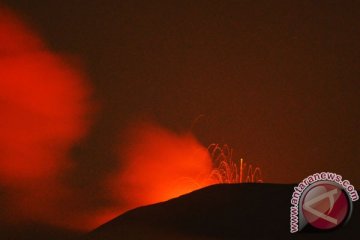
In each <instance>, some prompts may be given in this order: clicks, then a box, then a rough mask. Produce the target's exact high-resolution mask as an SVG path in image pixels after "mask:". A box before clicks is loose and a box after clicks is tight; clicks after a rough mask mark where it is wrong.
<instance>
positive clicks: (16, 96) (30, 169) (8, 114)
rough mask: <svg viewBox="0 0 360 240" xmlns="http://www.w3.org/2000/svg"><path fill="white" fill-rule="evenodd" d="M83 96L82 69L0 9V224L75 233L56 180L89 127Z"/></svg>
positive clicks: (66, 196)
mask: <svg viewBox="0 0 360 240" xmlns="http://www.w3.org/2000/svg"><path fill="white" fill-rule="evenodd" d="M89 92H90V91H89V88H88V86H87V84H86V83H85V80H84V76H83V74H82V72H81V71H79V70H77V69H75V68H74V67H72V66H71V65H70V64H69V63H68V62H67V61H65V60H64V58H63V57H62V56H59V55H58V54H54V53H53V52H51V51H49V50H48V49H47V47H46V46H45V44H44V43H43V41H42V40H41V39H40V38H39V37H38V36H37V35H36V34H34V33H33V31H31V30H30V29H29V28H28V27H27V26H25V25H24V24H23V23H22V22H21V21H20V20H19V19H18V18H17V17H16V16H14V15H13V14H12V13H11V12H10V11H9V10H7V9H4V8H1V7H0V186H1V187H2V189H4V191H5V194H6V195H5V196H6V199H5V206H1V207H2V208H3V209H6V212H4V211H5V210H4V211H3V210H1V211H2V212H1V214H6V217H4V216H2V217H1V221H5V220H6V221H12V222H14V223H16V224H18V223H21V222H28V221H31V222H41V223H47V224H53V225H60V226H69V227H74V228H76V227H75V226H74V223H73V220H72V218H69V215H68V214H69V213H71V210H69V208H70V206H69V205H70V202H74V201H75V200H74V198H75V197H74V195H73V193H72V191H71V190H70V189H69V188H68V187H67V186H66V184H64V183H63V182H62V180H61V179H62V177H63V175H64V173H65V172H67V171H68V170H69V169H71V167H72V162H71V161H70V157H69V151H70V149H71V147H72V146H73V144H74V143H76V142H77V141H79V140H80V139H81V138H82V137H83V136H84V134H85V132H86V131H87V126H88V125H89V124H88V122H87V120H86V117H87V114H88V112H89V107H88V104H87V98H88V95H89Z"/></svg>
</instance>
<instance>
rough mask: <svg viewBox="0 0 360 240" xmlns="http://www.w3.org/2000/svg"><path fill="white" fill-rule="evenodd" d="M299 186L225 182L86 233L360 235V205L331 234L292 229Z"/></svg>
mask: <svg viewBox="0 0 360 240" xmlns="http://www.w3.org/2000/svg"><path fill="white" fill-rule="evenodd" d="M293 187H294V185H279V184H221V185H213V186H210V187H206V188H203V189H200V190H197V191H194V192H192V193H189V194H186V195H183V196H180V197H178V198H174V199H171V200H169V201H166V202H161V203H157V204H153V205H149V206H144V207H139V208H136V209H133V210H130V211H128V212H126V213H124V214H122V215H120V216H119V217H117V218H115V219H113V220H111V221H110V222H108V223H106V224H104V225H102V226H100V227H99V228H97V229H95V230H94V231H92V232H91V233H89V234H87V235H86V236H84V239H86V240H115V239H117V240H118V239H129V240H132V239H138V240H141V239H199V240H200V239H203V240H205V239H209V240H211V239H277V240H278V239H345V238H346V239H358V237H359V236H356V235H357V233H358V231H357V229H359V226H360V216H359V215H360V214H359V213H360V205H359V202H354V210H353V214H352V217H351V219H350V221H349V223H348V224H347V225H345V226H344V227H342V228H339V229H337V230H335V231H330V232H300V233H297V234H291V233H290V232H289V221H290V210H289V209H290V199H291V195H292V192H293Z"/></svg>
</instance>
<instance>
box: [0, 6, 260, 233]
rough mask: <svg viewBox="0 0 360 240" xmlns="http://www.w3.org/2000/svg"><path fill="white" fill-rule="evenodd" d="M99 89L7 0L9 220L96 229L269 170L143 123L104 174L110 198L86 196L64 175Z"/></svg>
mask: <svg viewBox="0 0 360 240" xmlns="http://www.w3.org/2000/svg"><path fill="white" fill-rule="evenodd" d="M90 93H91V90H90V88H89V86H88V84H87V82H86V78H85V77H84V75H83V73H82V71H79V70H78V69H76V68H74V67H73V66H72V65H70V64H69V63H68V62H67V61H65V60H64V58H63V57H62V56H61V55H59V54H55V53H53V52H52V51H50V50H49V49H47V47H46V45H45V43H44V42H43V41H42V40H41V39H40V38H39V37H38V36H37V35H36V34H34V33H33V32H32V31H31V30H30V29H29V28H27V27H26V26H25V25H24V24H22V23H21V21H19V20H18V18H17V17H16V16H14V15H13V14H12V13H10V12H9V11H8V10H5V9H2V8H1V7H0V186H1V188H2V191H3V192H4V197H3V198H2V199H0V200H1V203H3V204H2V205H3V206H0V207H2V208H3V209H0V211H1V212H0V213H1V214H3V215H5V216H1V219H0V224H1V222H2V221H10V222H12V223H14V224H21V223H25V224H26V223H27V222H36V223H41V224H49V225H55V226H60V227H65V228H72V229H78V230H90V229H92V228H94V227H96V226H98V225H99V224H102V223H105V222H106V221H108V220H110V219H111V218H112V217H115V216H116V215H117V214H120V213H122V212H124V211H125V210H129V209H131V208H134V207H138V206H141V205H146V204H151V203H155V202H159V201H165V200H168V199H170V198H174V197H177V196H179V195H182V194H185V193H188V192H191V191H193V190H196V189H199V188H201V187H205V186H208V185H210V184H215V183H242V182H261V172H260V169H259V168H255V169H253V168H252V167H251V165H249V166H248V167H247V168H246V166H245V164H244V163H243V161H242V160H241V161H240V163H236V162H235V161H233V160H232V150H231V149H230V148H229V147H228V146H227V145H225V146H223V147H220V146H219V145H215V144H213V145H211V146H210V147H209V148H208V149H207V148H206V147H204V146H202V145H201V144H200V143H199V142H198V141H197V140H196V138H195V137H194V136H193V135H192V134H191V133H184V134H177V133H174V132H171V131H169V130H167V129H164V128H162V127H160V126H157V125H155V124H148V123H147V124H144V123H142V124H134V126H133V127H132V128H130V130H129V134H128V135H127V138H126V139H125V141H124V143H123V144H121V147H120V149H121V150H120V151H119V162H118V168H117V169H115V170H114V172H113V173H109V176H108V178H107V179H106V180H104V179H96V180H98V181H99V183H100V184H98V185H97V186H95V187H99V188H101V187H103V188H105V191H103V189H101V190H99V191H101V192H102V193H104V192H105V196H104V199H102V200H104V201H103V202H102V204H103V205H101V203H98V202H96V200H94V201H93V199H90V200H89V199H86V198H87V197H88V195H87V197H84V196H83V195H82V192H81V191H79V189H77V188H74V186H72V185H71V184H72V183H66V182H65V181H64V176H67V175H68V174H70V173H71V171H69V170H71V169H73V168H72V167H73V165H74V163H73V161H72V159H71V156H70V150H71V148H72V146H73V145H74V144H75V143H76V142H78V141H79V140H80V139H81V138H83V137H84V136H85V135H86V133H87V131H88V127H89V121H88V115H89V113H90V112H91V109H92V108H91V104H90V101H89V96H90ZM94 161H95V160H94ZM99 161H101V159H99ZM213 166H215V168H214V167H213ZM104 182H105V183H104ZM103 183H104V184H103ZM111 203H112V204H111ZM4 219H5V220H4Z"/></svg>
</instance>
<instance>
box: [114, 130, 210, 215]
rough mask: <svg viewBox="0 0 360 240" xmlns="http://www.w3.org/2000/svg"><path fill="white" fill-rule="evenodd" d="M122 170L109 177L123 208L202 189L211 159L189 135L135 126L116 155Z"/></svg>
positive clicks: (203, 148) (204, 149) (163, 199)
mask: <svg viewBox="0 0 360 240" xmlns="http://www.w3.org/2000/svg"><path fill="white" fill-rule="evenodd" d="M119 154H120V155H119V158H120V160H121V161H120V164H121V170H120V172H118V173H116V174H115V175H114V176H113V177H111V178H110V181H109V182H110V189H112V191H113V197H114V198H115V199H118V201H119V202H122V203H125V204H123V209H124V210H125V209H130V208H133V207H136V206H141V205H145V204H150V203H155V202H159V201H165V200H168V199H170V198H174V197H177V196H179V195H182V194H185V193H188V192H190V191H193V190H195V189H198V188H200V187H202V184H201V182H202V180H203V179H205V178H206V177H207V176H208V173H209V172H210V171H211V168H212V164H211V157H210V155H209V152H208V151H207V148H205V147H203V146H202V145H201V144H200V143H199V142H198V141H197V140H196V139H195V137H194V136H193V135H192V134H191V133H185V134H177V133H174V132H171V131H169V130H166V129H164V128H161V127H159V126H157V125H155V124H144V123H142V124H136V125H134V127H132V128H131V130H130V131H129V134H128V138H127V143H126V144H125V146H124V147H123V148H122V150H121V151H120V152H119Z"/></svg>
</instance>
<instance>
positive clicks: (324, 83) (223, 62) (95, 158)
mask: <svg viewBox="0 0 360 240" xmlns="http://www.w3.org/2000/svg"><path fill="white" fill-rule="evenodd" d="M2 2H4V5H5V6H7V7H9V8H10V9H12V10H14V11H15V12H16V13H18V14H19V15H20V16H21V17H22V19H23V20H24V21H25V22H26V23H27V24H28V25H30V26H32V28H33V29H34V30H36V32H37V33H38V34H39V35H40V36H41V37H42V39H43V40H44V41H45V42H46V43H47V45H48V48H49V49H51V50H52V51H54V52H59V53H61V54H65V55H66V54H68V55H69V57H72V58H76V61H78V64H80V65H81V66H82V68H83V69H84V71H85V72H86V74H87V78H88V80H89V82H90V85H91V86H92V89H93V93H92V97H91V101H92V102H93V103H94V105H96V106H97V107H96V111H94V113H93V115H92V116H91V121H92V125H91V127H90V130H89V132H88V134H87V136H86V137H85V138H83V139H82V140H81V141H79V142H78V143H76V144H75V145H74V146H73V147H72V150H71V155H72V158H73V159H74V161H75V162H76V164H77V167H76V169H75V170H74V172H73V173H72V174H68V175H67V176H64V177H65V178H66V180H67V181H68V182H69V183H70V184H71V185H73V186H75V187H78V188H89V190H88V194H89V195H92V194H94V193H95V194H101V190H99V189H97V188H96V186H97V185H96V184H98V180H99V179H101V178H103V177H104V176H106V175H107V173H108V172H109V171H111V169H113V168H114V167H115V166H117V164H118V160H117V158H118V156H117V154H116V151H115V150H114V148H116V146H117V144H120V145H121V144H122V143H123V141H126V140H125V139H124V138H122V133H123V132H125V131H126V129H127V128H128V126H129V124H131V123H132V122H134V121H139V120H142V119H151V121H153V122H156V123H157V124H159V125H160V126H162V127H164V128H166V129H169V130H170V131H174V132H178V133H182V132H186V131H191V132H193V133H194V135H195V136H196V137H197V139H198V140H199V141H200V142H201V143H202V145H204V146H205V147H206V146H208V145H209V144H211V143H214V142H215V143H221V144H223V143H226V144H229V145H230V146H232V147H233V149H234V153H235V156H236V158H240V157H243V158H244V159H245V160H246V161H248V162H250V163H253V164H255V165H258V166H260V167H261V169H262V172H263V178H264V181H265V182H276V183H296V182H299V181H301V180H302V179H303V178H304V177H306V176H308V175H310V174H312V173H315V172H319V171H332V172H336V173H339V174H342V175H343V177H344V178H346V179H349V180H350V181H351V182H352V183H353V184H354V185H355V187H357V188H359V186H360V174H359V158H360V154H359V149H360V148H359V147H360V138H359V136H360V131H359V130H360V129H359V117H360V106H359V105H360V97H359V96H360V94H359V90H360V89H359V88H360V83H359V76H360V3H359V2H356V1H115V0H111V1H53V0H48V1H41V2H40V1H18V0H6V1H2ZM120 163H121V161H120ZM120 167H121V166H120ZM89 186H94V187H93V188H92V187H89ZM94 201H96V200H94ZM97 204H100V203H98V202H97Z"/></svg>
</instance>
